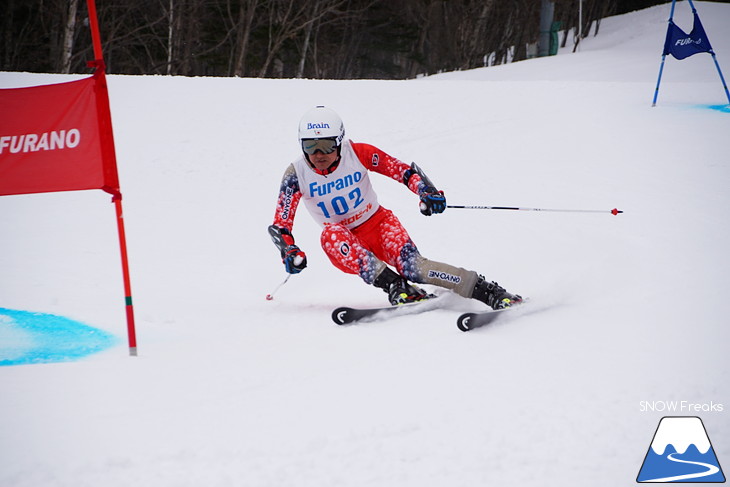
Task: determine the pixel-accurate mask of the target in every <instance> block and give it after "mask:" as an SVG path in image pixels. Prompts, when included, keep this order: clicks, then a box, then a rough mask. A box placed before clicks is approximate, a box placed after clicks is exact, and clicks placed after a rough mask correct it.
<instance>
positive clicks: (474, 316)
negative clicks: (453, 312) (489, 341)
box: [456, 301, 524, 331]
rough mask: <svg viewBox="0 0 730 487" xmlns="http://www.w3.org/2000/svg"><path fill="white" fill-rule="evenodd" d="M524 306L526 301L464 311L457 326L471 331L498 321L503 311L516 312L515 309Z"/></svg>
mask: <svg viewBox="0 0 730 487" xmlns="http://www.w3.org/2000/svg"><path fill="white" fill-rule="evenodd" d="M523 306H524V301H523V304H519V305H517V306H511V307H509V308H504V309H497V310H493V309H490V310H488V311H480V312H476V313H463V314H462V315H461V316H459V318H457V320H456V326H457V327H458V328H459V330H461V331H469V330H473V329H474V328H481V327H482V326H485V325H488V324H490V323H492V322H494V321H496V320H497V319H498V318H500V317H501V316H502V314H503V313H507V312H509V311H512V312H515V310H518V309H521V308H522V307H523Z"/></svg>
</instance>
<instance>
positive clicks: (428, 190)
mask: <svg viewBox="0 0 730 487" xmlns="http://www.w3.org/2000/svg"><path fill="white" fill-rule="evenodd" d="M420 197H421V204H420V208H421V213H423V214H424V215H426V216H430V215H433V214H434V213H443V212H444V210H445V209H446V197H445V196H444V192H443V191H439V190H437V189H436V188H434V187H433V186H426V187H425V188H423V191H421V194H420Z"/></svg>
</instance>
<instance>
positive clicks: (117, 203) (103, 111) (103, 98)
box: [86, 0, 137, 356]
mask: <svg viewBox="0 0 730 487" xmlns="http://www.w3.org/2000/svg"><path fill="white" fill-rule="evenodd" d="M86 6H87V8H88V10H89V25H90V27H91V40H92V43H93V45H94V61H92V62H91V63H89V64H90V65H91V66H94V67H95V68H96V71H95V72H94V76H95V78H96V95H97V97H96V104H97V110H98V113H99V116H98V119H99V135H100V137H101V141H102V158H103V161H104V171H105V172H106V171H114V179H115V180H117V163H116V155H115V151H114V134H113V132H112V121H111V110H110V109H109V92H108V90H107V84H106V76H105V70H106V65H105V64H104V55H103V53H102V50H101V34H100V33H99V21H98V18H97V15H96V3H95V2H94V0H86ZM117 186H118V183H117ZM102 189H104V190H105V191H107V192H109V193H111V194H112V195H113V196H112V202H113V203H114V208H115V210H116V216H117V230H118V232H119V247H120V249H121V255H122V275H123V278H124V305H125V310H126V314H127V336H128V338H129V355H131V356H136V355H137V335H136V332H135V328H134V306H133V304H132V286H131V280H130V277H129V260H128V258H127V238H126V234H125V231H124V213H123V211H122V193H121V190H120V189H119V187H117V188H108V187H104V188H102Z"/></svg>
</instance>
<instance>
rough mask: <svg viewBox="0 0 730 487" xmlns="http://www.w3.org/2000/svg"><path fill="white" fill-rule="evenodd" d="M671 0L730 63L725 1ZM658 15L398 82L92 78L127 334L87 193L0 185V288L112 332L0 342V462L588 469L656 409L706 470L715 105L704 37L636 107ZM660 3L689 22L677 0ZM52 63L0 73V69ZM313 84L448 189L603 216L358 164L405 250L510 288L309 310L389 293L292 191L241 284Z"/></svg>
mask: <svg viewBox="0 0 730 487" xmlns="http://www.w3.org/2000/svg"><path fill="white" fill-rule="evenodd" d="M695 5H696V6H697V8H698V10H699V13H700V16H701V18H702V20H703V23H704V26H705V30H706V31H707V34H708V36H709V37H710V40H711V42H712V44H713V47H714V49H715V52H716V53H717V59H718V62H719V63H720V65H721V67H724V68H725V70H726V73H727V74H729V75H730V29H728V28H727V26H728V25H729V22H730V5H728V4H720V3H711V2H699V1H698V2H695ZM668 16H669V4H666V5H663V6H658V7H653V8H650V9H647V10H643V11H639V12H633V13H630V14H626V15H622V16H616V17H612V18H608V19H604V21H603V22H602V23H601V27H600V33H599V35H598V36H597V37H593V36H592V33H591V36H590V37H588V38H587V39H585V41H584V42H583V43H582V45H581V48H580V49H579V51H578V52H576V53H572V52H571V51H572V48H570V47H569V48H565V49H562V50H561V51H560V52H559V55H557V56H554V57H550V58H542V59H535V60H530V61H525V62H521V63H515V64H512V65H505V66H499V67H493V68H484V69H477V70H473V71H464V72H456V73H445V74H442V75H439V76H433V77H427V78H421V79H418V80H410V81H374V80H363V81H316V80H268V79H267V80H264V79H221V78H181V77H161V76H110V77H109V86H110V98H111V108H112V115H113V122H114V133H115V140H116V148H117V157H118V161H119V175H120V180H121V185H122V191H123V194H124V200H123V204H124V221H125V224H126V230H127V239H128V248H129V258H130V263H131V275H132V289H133V296H134V304H135V312H136V318H137V334H138V342H139V343H138V344H139V356H138V357H130V356H128V353H127V349H126V347H125V339H126V338H125V335H126V322H125V314H124V299H123V289H122V276H121V266H120V265H119V262H120V259H119V246H118V240H117V233H116V222H115V217H114V208H113V205H112V204H111V203H110V196H109V195H108V194H106V193H103V192H101V191H84V192H71V193H55V194H40V195H27V196H8V197H4V198H0V228H2V238H1V239H0V269H1V273H0V274H1V275H2V278H1V279H0V307H2V308H6V309H10V310H24V311H32V312H38V313H48V314H54V315H60V316H65V317H68V318H70V319H73V320H78V321H80V322H82V323H85V324H87V325H89V326H93V327H96V328H98V329H101V330H103V331H105V332H108V333H112V334H114V335H115V336H116V337H117V338H119V340H118V343H119V344H118V345H117V346H114V347H112V348H109V349H108V350H106V351H105V352H101V353H97V354H94V355H91V356H90V357H88V358H86V359H83V360H76V361H71V362H62V363H46V364H31V365H16V366H8V367H0V390H2V401H0V432H1V434H0V485H2V486H4V487H38V486H44V487H56V486H74V487H81V486H105V487H116V486H120V487H122V486H123V487H127V486H130V485H134V486H150V487H153V486H154V487H181V486H191V487H193V486H195V487H197V486H257V487H258V486H299V487H302V486H312V487H314V486H316V487H324V486H399V487H400V486H417V487H425V486H446V485H474V486H483V485H502V486H535V487H538V486H540V487H542V486H545V485H556V486H557V485H560V486H592V487H596V486H612V487H613V486H615V485H629V484H633V483H634V479H635V478H636V475H637V472H638V471H639V468H640V466H641V462H642V460H643V458H644V456H645V454H646V452H647V449H648V448H649V445H650V443H651V440H652V435H653V434H654V432H655V430H656V427H657V424H658V422H659V420H660V418H661V417H662V416H666V415H675V416H681V415H690V416H701V417H702V420H703V422H704V424H705V426H706V428H707V432H708V434H709V437H710V439H711V441H712V442H713V446H714V449H715V451H716V453H717V456H718V459H719V460H720V463H721V464H729V465H730V443H729V442H728V438H730V412H729V411H730V381H729V380H728V377H730V358H729V357H730V353H728V343H730V326H729V323H728V318H727V315H726V313H725V311H723V310H726V309H727V306H726V302H727V295H728V292H730V259H728V248H730V225H729V224H728V222H729V221H730V218H729V217H728V211H729V210H730V157H729V155H728V135H729V134H730V113H728V111H729V110H728V108H727V106H728V103H727V102H728V100H727V98H726V96H725V92H724V90H723V88H722V85H721V83H720V79H719V76H718V73H717V71H716V69H715V65H714V64H713V62H712V58H711V57H710V56H709V55H707V54H698V55H696V56H694V57H691V58H689V59H687V60H684V61H676V60H674V59H673V58H669V59H667V62H666V65H665V69H664V79H663V82H662V85H661V89H660V92H659V100H658V104H657V106H656V107H653V108H652V107H651V99H652V96H653V94H654V88H655V84H656V77H657V73H658V70H659V63H660V58H661V49H662V45H663V41H664V35H665V32H666V25H667V22H666V21H667V18H668ZM675 20H676V22H677V24H678V25H680V27H683V28H684V29H685V30H687V31H689V30H690V29H691V13H690V8H689V5H688V4H686V3H685V2H680V3H679V4H678V5H677V12H676V16H675ZM77 78H78V76H59V75H39V74H29V73H0V87H4V88H9V87H18V86H30V85H35V84H46V83H55V82H61V81H67V80H71V79H77ZM319 104H323V105H327V106H329V107H331V108H334V109H335V110H336V111H338V112H339V113H340V115H341V116H342V117H343V119H344V121H345V125H346V128H347V135H348V136H349V137H350V138H352V139H353V140H355V141H361V142H368V143H371V144H374V145H376V146H378V147H380V148H381V149H383V150H385V151H386V152H388V153H390V154H392V155H394V156H397V157H399V158H400V159H402V160H404V161H406V162H411V161H416V162H418V164H419V165H420V166H421V167H422V168H424V170H425V171H426V172H427V174H428V175H429V177H430V178H431V179H432V180H433V181H434V182H435V183H436V184H437V185H438V186H439V189H442V190H444V191H445V194H446V196H447V199H448V202H449V203H450V204H466V205H491V206H522V207H538V208H554V209H597V210H605V213H595V214H594V213H550V212H514V211H499V210H459V209H450V210H447V211H446V212H445V213H444V214H442V215H436V216H432V217H424V216H422V215H421V214H420V213H419V211H418V200H417V198H416V197H415V196H414V195H413V194H412V193H410V192H409V191H408V190H407V189H406V188H405V187H404V186H403V185H399V184H397V183H395V182H394V181H391V180H387V179H386V178H383V177H381V176H379V175H373V177H372V179H373V184H374V185H375V188H376V191H377V192H378V194H379V196H380V202H381V203H382V204H383V205H384V206H386V207H388V208H390V209H392V210H394V211H395V212H396V214H398V215H399V217H400V219H401V221H402V222H403V223H404V225H405V226H406V227H407V228H408V230H409V232H410V234H411V236H412V237H413V239H414V241H415V242H416V243H417V245H418V247H419V249H420V250H421V252H422V253H423V254H424V255H425V256H427V257H429V258H431V259H434V260H440V261H445V262H449V263H452V264H455V265H459V266H463V267H467V268H470V269H474V270H477V271H478V272H480V273H482V274H484V275H485V276H487V277H488V278H489V279H493V280H496V281H498V282H499V283H500V284H501V285H503V286H505V287H506V288H507V289H509V290H511V291H513V292H518V293H521V294H522V295H524V296H529V297H530V303H529V304H528V306H532V307H534V308H535V310H536V312H534V313H529V314H525V315H524V316H520V317H519V318H518V319H514V320H511V321H510V320H507V321H505V322H503V323H497V324H495V325H494V326H489V327H486V328H482V329H479V330H475V331H473V332H470V333H462V332H460V331H458V330H457V328H456V324H455V320H456V317H457V316H458V314H459V312H460V311H469V310H475V309H483V308H484V306H483V305H481V303H478V302H473V301H467V300H465V299H463V298H459V297H456V296H452V297H449V299H448V300H447V307H446V309H441V310H437V311H432V312H429V313H426V314H421V315H412V316H404V317H400V318H396V319H393V320H389V321H385V322H377V323H368V324H366V325H362V326H350V327H338V326H336V325H335V324H334V323H333V322H332V321H331V319H330V312H331V310H332V309H333V308H335V307H337V306H342V305H349V306H375V305H382V304H384V303H385V302H386V297H385V295H384V294H383V292H382V291H380V290H378V289H375V288H373V287H368V286H366V285H365V284H363V283H362V282H361V281H360V280H359V278H357V277H355V276H349V275H345V274H343V273H341V272H339V271H338V270H336V269H335V268H334V267H333V266H332V265H331V264H330V263H329V261H328V259H327V258H326V256H325V255H324V253H323V252H322V251H321V250H320V248H319V229H318V228H317V226H316V225H315V224H314V223H313V222H312V220H311V219H310V217H309V215H307V214H306V211H305V209H304V207H303V205H302V206H301V207H300V212H299V214H298V215H297V223H296V225H295V227H294V236H295V237H296V239H297V243H298V244H299V246H300V247H301V248H302V249H303V250H304V251H305V252H307V255H308V260H309V267H308V268H307V269H305V270H304V272H302V273H301V274H299V275H295V276H293V277H292V278H291V279H290V280H289V281H288V282H287V283H286V284H285V285H283V286H282V287H281V288H280V289H279V290H278V291H277V292H276V294H275V297H274V299H273V300H272V301H267V300H266V299H265V296H266V295H267V293H270V292H272V291H273V290H274V289H275V288H276V287H277V286H278V285H279V284H280V283H281V282H282V281H283V279H284V277H285V273H284V268H283V266H282V264H281V262H280V259H279V256H278V252H277V251H276V249H275V248H274V246H273V245H272V243H271V241H270V240H269V237H268V234H267V232H266V227H267V226H268V225H269V224H270V223H271V220H272V217H273V213H274V205H275V201H276V195H277V192H278V187H279V180H280V178H281V175H282V174H283V171H284V169H285V167H286V166H287V165H288V164H289V163H290V162H291V161H292V160H293V159H294V158H295V157H296V156H297V154H298V147H297V141H296V126H297V123H298V121H299V118H300V116H301V114H302V113H304V112H305V111H306V110H307V109H309V108H310V107H312V106H314V105H319ZM613 208H619V209H621V210H624V211H625V213H623V214H621V215H618V216H614V215H611V214H610V213H609V211H610V210H611V209H613ZM2 325H3V322H2V321H0V326H2ZM22 342H23V340H22V339H20V338H18V337H16V338H15V339H14V340H13V342H12V343H16V344H17V343H22ZM0 347H2V345H0ZM9 348H10V349H9ZM9 348H8V347H7V346H6V347H5V348H0V349H2V350H5V351H6V352H5V353H13V350H12V347H9ZM672 401H676V402H675V404H692V405H696V406H698V407H694V408H692V410H676V411H668V410H667V408H666V405H667V404H672ZM682 401H684V402H682ZM718 405H719V407H718ZM680 409H681V408H680Z"/></svg>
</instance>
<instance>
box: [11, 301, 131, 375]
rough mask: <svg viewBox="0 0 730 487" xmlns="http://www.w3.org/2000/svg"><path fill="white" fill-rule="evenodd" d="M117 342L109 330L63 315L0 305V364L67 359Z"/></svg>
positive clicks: (103, 348) (75, 357) (93, 351)
mask: <svg viewBox="0 0 730 487" xmlns="http://www.w3.org/2000/svg"><path fill="white" fill-rule="evenodd" d="M118 342H119V339H118V338H117V337H116V336H114V335H112V334H111V333H108V332H106V331H103V330H99V329H97V328H93V327H91V326H88V325H85V324H83V323H79V322H78V321H74V320H71V319H69V318H65V317H63V316H57V315H51V314H45V313H33V312H30V311H18V310H12V309H6V308H0V366H3V365H21V364H39V363H50V362H70V361H73V360H78V359H80V358H83V357H86V356H87V355H91V354H93V353H97V352H100V351H102V350H105V349H107V348H109V347H111V346H114V345H116V344H117V343H118Z"/></svg>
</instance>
